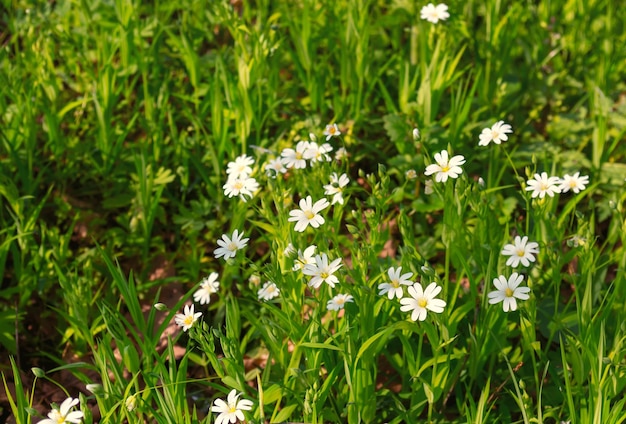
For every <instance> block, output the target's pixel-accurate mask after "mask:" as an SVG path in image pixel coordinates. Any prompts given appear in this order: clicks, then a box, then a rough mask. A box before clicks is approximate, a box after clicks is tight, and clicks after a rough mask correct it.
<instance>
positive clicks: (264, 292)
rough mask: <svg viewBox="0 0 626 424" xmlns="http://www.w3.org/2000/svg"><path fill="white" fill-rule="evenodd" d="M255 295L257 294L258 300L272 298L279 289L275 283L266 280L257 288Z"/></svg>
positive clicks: (277, 294)
mask: <svg viewBox="0 0 626 424" xmlns="http://www.w3.org/2000/svg"><path fill="white" fill-rule="evenodd" d="M257 295H258V296H259V300H272V299H274V298H275V297H278V296H279V295H280V290H279V289H278V287H277V286H276V284H274V283H272V282H271V281H268V282H266V283H265V284H263V287H261V288H260V289H259V291H258V293H257Z"/></svg>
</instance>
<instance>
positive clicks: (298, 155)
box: [296, 152, 302, 160]
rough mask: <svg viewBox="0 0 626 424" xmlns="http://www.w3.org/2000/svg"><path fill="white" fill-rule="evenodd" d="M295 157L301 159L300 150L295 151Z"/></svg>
mask: <svg viewBox="0 0 626 424" xmlns="http://www.w3.org/2000/svg"><path fill="white" fill-rule="evenodd" d="M296 159H298V160H300V159H302V152H296Z"/></svg>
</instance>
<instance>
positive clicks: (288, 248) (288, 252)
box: [283, 243, 296, 257]
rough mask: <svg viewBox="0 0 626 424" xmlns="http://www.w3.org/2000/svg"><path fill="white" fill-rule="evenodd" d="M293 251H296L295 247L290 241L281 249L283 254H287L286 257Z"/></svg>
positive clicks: (293, 252)
mask: <svg viewBox="0 0 626 424" xmlns="http://www.w3.org/2000/svg"><path fill="white" fill-rule="evenodd" d="M295 253H296V248H295V247H293V244H291V243H289V244H287V247H285V250H283V255H285V256H288V257H289V256H291V255H293V254H295Z"/></svg>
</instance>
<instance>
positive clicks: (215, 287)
mask: <svg viewBox="0 0 626 424" xmlns="http://www.w3.org/2000/svg"><path fill="white" fill-rule="evenodd" d="M217 277H219V275H218V274H217V272H212V273H211V274H210V275H209V276H208V277H205V278H203V279H202V282H201V284H200V288H199V289H198V290H197V291H196V292H195V293H194V294H193V300H195V301H196V302H199V303H200V304H201V305H208V304H209V303H210V302H211V295H212V294H213V293H217V292H218V291H219V289H220V282H219V281H217Z"/></svg>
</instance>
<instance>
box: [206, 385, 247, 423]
mask: <svg viewBox="0 0 626 424" xmlns="http://www.w3.org/2000/svg"><path fill="white" fill-rule="evenodd" d="M239 396H241V394H237V390H235V389H233V390H231V392H230V393H229V394H228V398H227V399H226V402H224V401H223V400H222V399H215V404H214V405H213V406H211V412H218V413H219V415H218V416H217V418H216V419H215V424H228V423H236V422H237V420H239V421H243V420H245V419H246V417H245V416H244V415H243V412H242V411H249V410H250V409H252V401H250V400H247V399H241V400H239Z"/></svg>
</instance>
